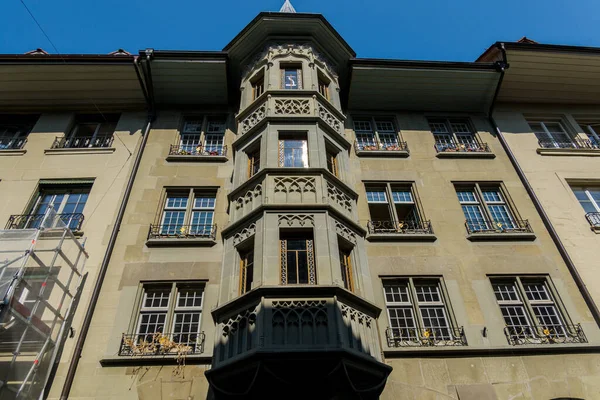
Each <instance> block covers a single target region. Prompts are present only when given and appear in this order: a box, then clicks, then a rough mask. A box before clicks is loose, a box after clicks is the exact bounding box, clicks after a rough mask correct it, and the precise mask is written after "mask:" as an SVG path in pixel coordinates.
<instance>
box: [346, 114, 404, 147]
mask: <svg viewBox="0 0 600 400" xmlns="http://www.w3.org/2000/svg"><path fill="white" fill-rule="evenodd" d="M354 132H355V135H356V147H357V149H358V150H401V143H400V142H399V139H398V137H399V136H398V131H397V130H396V127H395V125H394V122H393V121H392V120H391V119H385V118H356V119H355V120H354Z"/></svg>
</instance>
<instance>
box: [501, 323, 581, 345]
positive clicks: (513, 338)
mask: <svg viewBox="0 0 600 400" xmlns="http://www.w3.org/2000/svg"><path fill="white" fill-rule="evenodd" d="M504 335H506V339H507V340H508V343H509V344H511V345H513V346H518V345H527V344H570V343H587V338H586V337H585V334H584V333H583V329H582V328H581V324H577V325H558V326H540V325H531V326H507V327H506V328H504Z"/></svg>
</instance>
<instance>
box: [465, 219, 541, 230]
mask: <svg viewBox="0 0 600 400" xmlns="http://www.w3.org/2000/svg"><path fill="white" fill-rule="evenodd" d="M465 226H466V228H467V233H469V234H473V233H506V234H510V233H533V229H531V225H529V221H528V220H526V219H524V220H511V221H510V222H507V221H493V222H490V221H487V220H484V219H477V220H476V219H469V220H467V221H466V222H465Z"/></svg>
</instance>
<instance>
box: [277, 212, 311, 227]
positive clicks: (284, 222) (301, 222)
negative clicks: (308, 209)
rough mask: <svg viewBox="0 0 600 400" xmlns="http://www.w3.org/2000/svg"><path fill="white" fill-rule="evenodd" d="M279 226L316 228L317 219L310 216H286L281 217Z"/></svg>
mask: <svg viewBox="0 0 600 400" xmlns="http://www.w3.org/2000/svg"><path fill="white" fill-rule="evenodd" d="M279 226H288V227H294V228H306V227H314V226H315V219H314V217H313V216H312V215H308V214H285V215H280V216H279Z"/></svg>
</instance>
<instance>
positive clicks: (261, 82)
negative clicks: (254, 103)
mask: <svg viewBox="0 0 600 400" xmlns="http://www.w3.org/2000/svg"><path fill="white" fill-rule="evenodd" d="M251 85H252V100H256V99H257V98H259V97H260V96H261V95H262V94H263V93H264V92H265V73H264V72H263V71H261V72H259V73H258V74H256V76H255V77H254V79H252V81H251Z"/></svg>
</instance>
